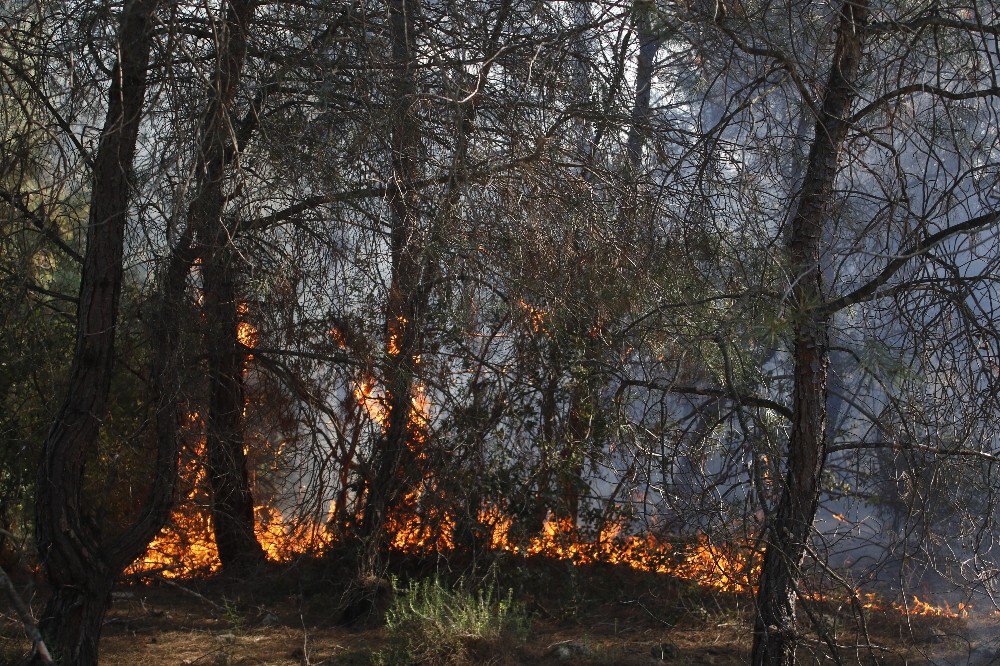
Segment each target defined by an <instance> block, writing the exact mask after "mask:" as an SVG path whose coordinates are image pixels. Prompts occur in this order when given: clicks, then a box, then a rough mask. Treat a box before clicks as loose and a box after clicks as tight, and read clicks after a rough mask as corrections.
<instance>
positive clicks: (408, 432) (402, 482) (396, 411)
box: [362, 0, 431, 552]
mask: <svg viewBox="0 0 1000 666" xmlns="http://www.w3.org/2000/svg"><path fill="white" fill-rule="evenodd" d="M416 9H417V3H416V2H414V0H389V26H390V40H391V49H392V54H391V55H392V61H393V66H394V68H395V70H396V75H395V80H394V83H393V93H394V94H393V102H392V107H391V109H390V114H391V116H392V118H391V138H390V142H391V154H392V160H391V161H392V174H391V177H392V179H391V182H392V185H391V187H390V188H389V193H388V200H389V211H390V225H391V234H390V246H391V247H390V252H391V259H392V278H391V283H390V285H389V298H388V303H387V307H386V319H385V337H386V341H387V350H386V351H387V354H386V359H387V360H386V367H385V390H386V398H387V404H388V424H387V425H386V430H385V434H384V436H383V438H382V441H381V442H380V446H379V450H378V451H377V452H376V460H375V465H374V474H373V477H372V478H371V479H370V485H369V487H368V499H367V501H366V503H365V514H364V521H363V525H362V536H363V537H364V538H365V539H367V540H369V541H370V542H371V544H370V550H371V552H376V551H377V550H379V549H380V548H381V541H382V538H383V535H382V534H381V532H382V531H383V527H384V525H385V520H386V517H387V515H388V514H389V513H390V512H391V510H392V508H393V505H394V504H396V503H397V502H398V500H399V499H400V498H401V497H402V496H403V494H404V493H405V488H406V487H407V486H408V485H410V479H409V478H408V477H412V476H413V475H414V474H415V473H416V470H415V469H414V466H415V463H416V460H415V458H416V457H415V455H413V454H414V451H413V450H412V444H413V435H414V433H413V428H412V418H411V413H412V399H413V391H414V386H415V379H416V375H417V372H418V367H417V359H418V357H419V356H420V354H421V351H422V347H423V339H422V338H423V336H422V327H423V320H424V318H425V315H426V310H427V304H428V298H429V284H430V281H431V280H430V275H429V273H430V264H429V262H428V261H427V257H426V256H425V254H426V253H425V247H424V246H425V242H424V239H423V230H422V229H421V224H420V213H419V210H418V205H419V193H418V192H417V189H416V182H417V180H418V178H419V173H420V146H421V141H420V126H419V118H418V117H417V113H416V92H417V90H416V79H415V72H414V70H415V67H416V62H415V60H414V48H415V40H416V34H415V30H416V28H415V20H414V19H415V12H416Z"/></svg>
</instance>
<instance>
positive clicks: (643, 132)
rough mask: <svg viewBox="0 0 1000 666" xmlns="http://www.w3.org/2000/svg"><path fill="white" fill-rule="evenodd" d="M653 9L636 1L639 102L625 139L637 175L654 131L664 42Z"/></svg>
mask: <svg viewBox="0 0 1000 666" xmlns="http://www.w3.org/2000/svg"><path fill="white" fill-rule="evenodd" d="M653 11H655V6H650V5H643V4H640V3H636V4H635V12H636V14H637V16H636V33H637V36H638V38H639V53H638V55H637V57H636V63H635V104H634V105H633V106H632V123H631V125H630V126H629V129H628V137H627V139H626V141H625V154H626V156H627V157H628V165H629V168H630V169H632V174H633V176H634V175H636V174H638V173H639V168H640V167H641V165H642V149H643V146H644V145H645V143H646V136H647V134H648V133H649V131H650V127H649V121H650V119H651V118H652V115H653V113H652V108H651V107H650V99H651V97H652V92H653V69H654V65H655V64H656V53H657V52H658V51H659V50H660V42H661V41H662V40H661V39H660V38H659V37H658V36H657V35H656V34H655V33H654V32H653V27H652V17H651V16H650V14H651V12H653Z"/></svg>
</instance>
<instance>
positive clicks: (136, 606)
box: [0, 562, 1000, 666]
mask: <svg viewBox="0 0 1000 666" xmlns="http://www.w3.org/2000/svg"><path fill="white" fill-rule="evenodd" d="M507 564H508V565H510V564H511V563H510V562H508V563H507ZM494 575H495V574H494ZM337 576H339V574H336V573H334V572H331V571H326V572H325V573H324V569H323V568H322V567H320V566H316V565H315V564H313V565H307V566H304V567H291V568H283V569H281V570H275V571H269V572H266V573H262V574H261V575H260V576H257V577H255V578H254V579H253V580H251V581H250V582H245V581H244V582H240V583H237V582H233V581H227V580H225V579H222V578H218V577H217V578H214V579H207V580H187V581H182V582H180V583H179V586H177V585H178V584H176V583H175V584H165V583H163V582H162V581H161V582H154V583H146V584H130V585H123V586H121V587H120V588H119V590H118V591H117V592H116V593H115V599H114V603H113V605H112V608H111V610H110V612H109V614H108V616H107V619H106V621H105V630H104V636H103V640H102V643H101V663H102V664H107V665H109V666H110V665H114V666H119V665H120V666H125V665H128V666H132V665H135V664H139V665H142V666H160V665H167V664H170V665H174V664H203V665H209V666H216V665H223V664H225V665H229V664H248V665H249V664H255V665H264V664H274V665H278V664H281V665H286V664H288V665H295V664H297V665H318V664H330V665H332V664H345V665H347V664H350V665H361V664H372V663H390V664H391V663H402V662H399V661H395V660H394V659H395V658H393V657H389V658H386V657H385V656H383V658H382V659H381V662H379V661H378V660H377V655H379V653H382V654H383V655H385V654H386V646H387V643H388V642H389V641H390V640H391V637H390V636H388V635H387V633H388V632H387V631H386V629H385V628H384V627H367V628H346V627H342V626H338V625H337V622H336V620H337V617H338V614H339V608H340V607H341V605H342V592H338V590H342V589H343V588H342V586H338V584H337V581H335V580H333V578H334V577H337ZM496 578H498V584H499V585H501V586H506V587H507V589H512V590H514V594H515V599H516V600H518V601H519V602H520V603H521V604H522V606H523V607H524V608H526V609H527V610H528V611H529V613H530V617H531V623H530V630H529V631H528V633H527V635H526V638H525V639H524V641H523V643H522V644H517V645H511V644H505V645H502V646H498V645H492V646H491V645H486V646H479V648H478V649H476V650H475V651H473V654H475V655H476V656H473V657H467V658H466V659H465V660H454V661H452V662H446V663H496V664H556V663H569V664H582V665H587V664H608V665H611V664H656V663H675V664H716V665H718V666H726V665H729V664H744V663H746V661H747V657H748V650H749V643H750V630H751V621H752V614H751V609H750V605H749V600H747V599H745V598H739V597H736V596H734V595H710V594H707V593H705V592H704V591H703V590H699V589H697V588H694V587H692V586H690V585H687V584H682V583H679V582H678V581H676V580H673V579H670V578H668V577H665V576H657V575H652V574H643V573H638V572H635V571H631V570H628V569H623V568H621V567H612V566H591V567H573V566H569V565H566V564H564V563H562V564H560V563H552V562H521V566H520V567H518V568H516V569H509V567H508V572H507V573H506V574H503V575H502V576H496ZM812 613H813V615H814V616H815V617H818V618H820V621H821V622H824V623H826V626H827V627H828V633H827V638H828V639H829V640H830V641H832V642H835V643H836V644H837V645H838V646H840V648H841V649H840V658H841V660H842V663H864V664H868V663H883V664H953V665H958V664H974V665H976V666H985V665H986V664H997V666H1000V651H998V648H1000V644H998V642H997V641H998V640H1000V618H997V617H996V616H992V615H991V616H984V617H983V618H977V617H972V618H969V619H953V618H941V617H923V616H913V617H907V616H903V615H901V614H900V613H899V612H898V611H892V610H887V611H872V612H867V613H865V625H866V629H867V634H868V639H867V641H860V640H859V636H860V635H861V632H859V631H858V630H857V624H858V623H857V622H856V621H855V619H854V618H853V616H852V614H851V613H850V611H849V609H846V608H843V607H842V605H838V604H833V603H821V604H813V606H812ZM845 627H846V629H845ZM0 635H2V637H0V662H2V663H8V662H7V661H5V659H6V660H10V659H12V658H13V655H15V654H16V653H17V652H18V651H19V650H22V649H23V647H24V645H25V639H24V637H23V634H22V633H21V632H20V631H19V630H18V627H17V625H15V624H14V623H13V622H12V621H11V620H10V618H6V620H5V622H4V625H3V627H2V634H0ZM858 643H867V644H868V645H870V646H874V647H863V648H850V647H847V646H850V645H856V644H858ZM501 652H502V654H501ZM823 654H828V650H827V649H826V648H825V647H823V646H822V645H821V641H820V638H818V637H817V636H816V634H815V632H807V637H806V638H805V639H804V644H803V648H802V653H801V656H803V657H807V656H808V655H816V656H817V658H816V659H812V658H806V659H803V661H802V663H836V662H834V661H833V660H830V659H829V658H827V657H822V656H820V655H823ZM5 655H6V656H5ZM10 663H13V662H10Z"/></svg>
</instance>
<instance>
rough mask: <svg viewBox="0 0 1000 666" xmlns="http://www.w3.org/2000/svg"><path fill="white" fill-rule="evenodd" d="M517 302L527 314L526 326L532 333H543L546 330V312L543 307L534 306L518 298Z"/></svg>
mask: <svg viewBox="0 0 1000 666" xmlns="http://www.w3.org/2000/svg"><path fill="white" fill-rule="evenodd" d="M517 304H518V305H519V306H520V307H521V309H522V310H524V312H525V314H527V315H528V328H530V329H531V332H532V333H535V334H538V333H544V332H545V331H547V330H548V329H547V327H546V319H547V318H548V313H547V312H546V311H545V310H544V309H542V308H539V307H536V306H534V305H532V304H531V303H528V302H527V301H525V300H524V299H518V301H517Z"/></svg>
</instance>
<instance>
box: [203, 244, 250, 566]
mask: <svg viewBox="0 0 1000 666" xmlns="http://www.w3.org/2000/svg"><path fill="white" fill-rule="evenodd" d="M202 275H203V277H204V284H205V302H204V307H203V309H202V312H203V313H204V314H205V319H206V329H205V340H206V345H207V347H208V381H209V406H208V421H207V437H206V440H207V441H206V443H207V453H208V466H207V471H208V479H209V483H210V484H211V487H212V527H213V529H214V532H215V543H216V545H217V546H218V549H219V560H220V561H221V562H222V566H223V569H225V570H227V571H240V570H245V569H246V568H248V567H251V566H253V565H255V564H259V563H261V562H263V560H264V551H263V549H262V548H261V546H260V543H259V542H258V541H257V537H256V536H255V535H254V513H253V509H254V504H253V494H252V492H251V490H250V480H249V473H248V470H247V457H246V454H245V453H244V424H243V409H244V403H245V398H244V395H245V391H244V382H243V367H244V364H245V362H246V354H245V352H244V350H243V345H242V344H241V342H240V340H239V339H238V330H239V324H240V320H239V311H238V307H239V304H238V302H237V294H236V285H235V280H234V270H233V267H232V253H231V252H230V251H228V249H227V248H221V249H220V251H218V252H215V253H213V255H212V256H211V258H209V259H207V260H206V261H205V262H204V264H203V272H202Z"/></svg>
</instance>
